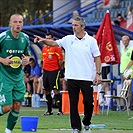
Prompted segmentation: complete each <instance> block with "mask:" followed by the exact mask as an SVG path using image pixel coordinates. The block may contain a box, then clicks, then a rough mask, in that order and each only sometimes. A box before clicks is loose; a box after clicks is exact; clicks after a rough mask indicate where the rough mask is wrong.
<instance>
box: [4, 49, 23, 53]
mask: <svg viewBox="0 0 133 133" xmlns="http://www.w3.org/2000/svg"><path fill="white" fill-rule="evenodd" d="M6 53H10V54H12V53H23V50H12V49H8V50H6Z"/></svg>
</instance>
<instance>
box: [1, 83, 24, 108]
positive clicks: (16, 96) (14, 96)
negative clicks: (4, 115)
mask: <svg viewBox="0 0 133 133" xmlns="http://www.w3.org/2000/svg"><path fill="white" fill-rule="evenodd" d="M25 91H26V88H25V84H24V82H23V81H20V82H17V83H14V84H8V83H0V106H5V105H10V104H12V103H13V101H14V100H15V101H20V102H23V101H24V94H25Z"/></svg>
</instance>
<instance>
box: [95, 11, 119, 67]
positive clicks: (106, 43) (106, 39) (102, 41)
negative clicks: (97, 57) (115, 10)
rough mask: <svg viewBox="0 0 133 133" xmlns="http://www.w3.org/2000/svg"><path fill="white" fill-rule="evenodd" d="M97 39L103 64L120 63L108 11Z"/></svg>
mask: <svg viewBox="0 0 133 133" xmlns="http://www.w3.org/2000/svg"><path fill="white" fill-rule="evenodd" d="M95 38H96V40H97V43H98V45H99V49H100V53H101V61H102V63H108V64H118V63H120V57H119V53H118V48H117V45H116V40H115V37H114V31H113V28H112V24H111V19H110V14H109V11H108V10H107V12H106V15H105V16H104V19H103V21H102V24H101V26H100V28H99V29H98V32H97V34H96V37H95Z"/></svg>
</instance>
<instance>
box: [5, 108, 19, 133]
mask: <svg viewBox="0 0 133 133" xmlns="http://www.w3.org/2000/svg"><path fill="white" fill-rule="evenodd" d="M18 117H19V112H15V111H13V110H11V111H10V113H9V115H8V118H7V126H6V127H7V128H8V129H10V130H11V131H12V130H13V128H14V126H15V124H16V123H17V120H18Z"/></svg>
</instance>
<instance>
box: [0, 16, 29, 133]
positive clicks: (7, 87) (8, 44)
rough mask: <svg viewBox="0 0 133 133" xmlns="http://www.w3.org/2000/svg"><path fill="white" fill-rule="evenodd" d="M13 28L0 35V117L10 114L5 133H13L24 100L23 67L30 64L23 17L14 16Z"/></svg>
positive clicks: (27, 39) (11, 19)
mask: <svg viewBox="0 0 133 133" xmlns="http://www.w3.org/2000/svg"><path fill="white" fill-rule="evenodd" d="M10 26H11V28H10V29H9V30H7V31H4V32H3V33H1V34H0V116H2V115H4V114H5V113H7V112H9V115H8V118H7V126H6V129H5V133H11V132H12V130H13V128H14V126H15V124H16V122H17V119H18V117H19V111H20V106H21V102H22V101H23V100H24V94H25V90H26V88H25V84H24V72H23V70H22V65H27V64H28V63H29V55H30V52H29V37H28V36H27V35H26V34H24V33H23V32H21V30H22V26H23V17H22V16H21V15H20V14H13V15H12V16H11V17H10Z"/></svg>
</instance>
